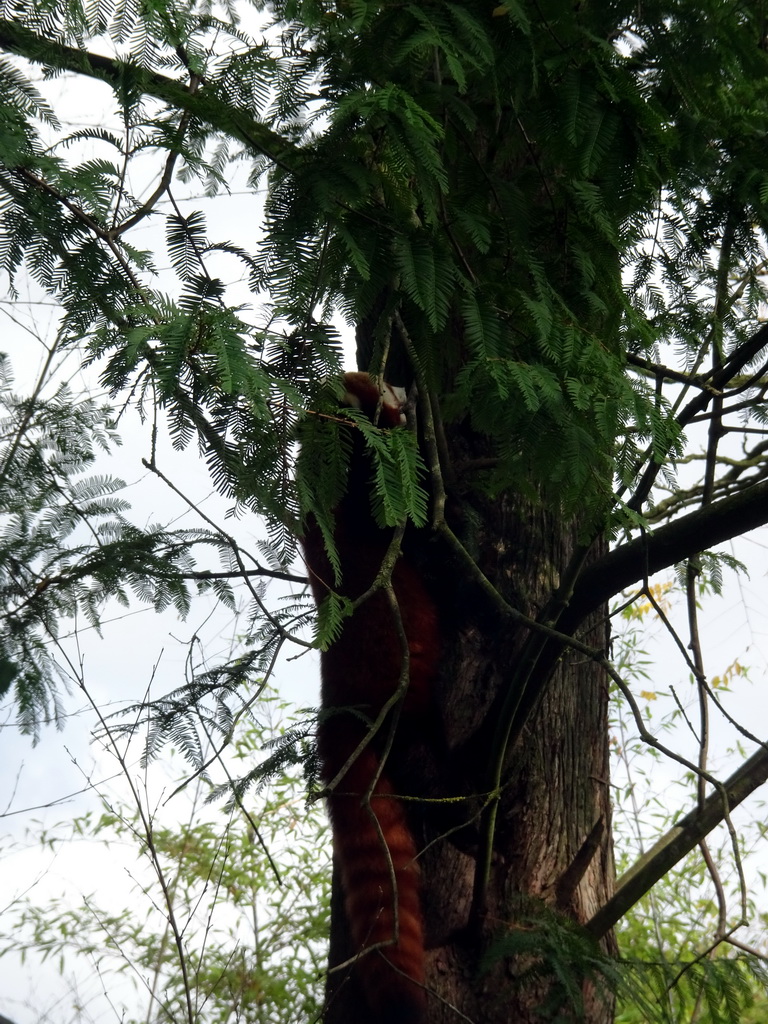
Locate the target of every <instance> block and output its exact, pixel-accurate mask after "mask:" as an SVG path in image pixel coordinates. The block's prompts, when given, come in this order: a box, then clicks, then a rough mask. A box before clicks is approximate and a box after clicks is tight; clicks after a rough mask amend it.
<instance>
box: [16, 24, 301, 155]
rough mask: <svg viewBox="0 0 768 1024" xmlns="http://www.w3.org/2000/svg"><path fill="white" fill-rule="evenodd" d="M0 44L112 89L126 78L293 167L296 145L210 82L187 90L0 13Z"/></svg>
mask: <svg viewBox="0 0 768 1024" xmlns="http://www.w3.org/2000/svg"><path fill="white" fill-rule="evenodd" d="M0 49H3V50H6V51H8V52H9V53H17V54H19V55H20V56H22V57H25V58H26V59H27V60H30V61H32V62H33V63H36V64H45V65H47V66H48V67H54V68H57V69H58V70H60V71H72V72H74V73H75V74H78V75H86V76H87V77H89V78H95V79H98V80H99V81H102V82H106V83H107V84H108V85H111V86H112V87H113V88H114V89H120V88H122V87H123V86H124V85H125V83H126V80H129V81H131V82H132V84H135V85H137V86H138V87H139V89H140V90H141V91H142V92H143V93H144V94H145V95H147V96H152V97H154V98H155V99H158V100H160V101H161V102H163V103H167V104H168V105H169V106H171V107H175V108H177V109H178V110H183V111H185V112H186V113H188V114H192V115H193V116H195V117H198V118H200V120H201V121H206V122H207V123H208V124H210V125H211V126H212V127H213V128H216V129H217V130H219V131H223V132H226V133H227V134H229V135H232V136H233V137H234V138H236V139H239V140H240V142H243V143H244V144H245V145H246V146H248V147H249V148H250V149H252V150H255V151H256V152H258V153H263V154H264V155H265V156H267V157H268V158H269V159H270V160H271V161H272V162H273V163H275V164H279V165H280V166H281V167H283V168H284V169H286V170H295V169H296V167H297V164H298V161H299V160H300V159H301V157H302V151H301V150H300V149H299V147H297V146H295V145H294V144H293V143H292V142H290V141H289V140H288V139H285V138H284V137H283V136H282V135H279V134H278V133H277V132H275V131H272V129H271V128H268V127H267V126H266V125H265V124H262V123H261V122H260V121H256V120H255V119H254V118H253V117H251V116H250V114H248V113H247V112H246V111H244V110H239V109H237V108H236V107H233V106H231V105H230V104H229V103H227V102H225V101H224V100H222V99H220V98H219V97H218V96H217V95H216V93H215V90H214V89H213V88H212V87H211V86H202V87H200V88H198V89H197V90H196V91H195V90H191V89H190V88H189V87H188V86H186V85H185V84H184V83H182V82H178V81H176V80H175V79H173V78H168V77H167V76H166V75H159V74H156V73H154V72H151V71H147V70H146V69H145V68H142V67H139V66H138V65H137V64H131V63H128V62H126V61H122V60H119V59H116V58H113V57H104V56H102V55H101V54H98V53H92V52H90V51H87V50H78V49H75V47H72V46H66V45H65V44H64V43H60V42H58V41H57V40H55V39H49V38H47V37H45V36H41V35H38V33H37V32H33V31H32V29H29V28H26V27H25V26H24V25H20V24H19V23H18V22H16V21H9V20H7V19H0Z"/></svg>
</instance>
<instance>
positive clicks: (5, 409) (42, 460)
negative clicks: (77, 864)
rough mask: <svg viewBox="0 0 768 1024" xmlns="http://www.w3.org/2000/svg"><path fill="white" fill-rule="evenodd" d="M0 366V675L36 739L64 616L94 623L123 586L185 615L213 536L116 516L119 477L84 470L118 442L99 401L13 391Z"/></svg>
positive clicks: (52, 698) (53, 693)
mask: <svg viewBox="0 0 768 1024" xmlns="http://www.w3.org/2000/svg"><path fill="white" fill-rule="evenodd" d="M0 374H1V375H2V376H1V377H0V417H1V418H0V516H1V525H0V605H1V606H2V612H1V613H0V654H1V658H0V682H1V683H2V689H3V691H4V692H5V691H7V690H8V689H9V687H11V686H13V692H14V698H15V703H16V707H17V714H18V721H19V725H20V727H21V729H22V731H24V732H27V733H30V734H31V735H32V736H33V737H34V738H35V739H37V737H38V735H39V726H40V723H41V721H56V722H59V716H60V710H61V709H60V704H59V696H58V685H57V684H58V677H59V669H58V668H57V665H56V659H55V654H56V649H57V644H58V643H59V639H60V637H61V635H62V633H63V631H64V622H65V621H66V620H70V621H71V620H73V619H76V618H77V617H78V616H82V618H83V619H84V621H85V622H86V623H87V624H88V625H89V626H91V627H93V628H94V629H96V630H97V631H98V630H99V628H100V617H101V611H102V609H103V607H104V605H105V603H106V602H107V601H108V600H116V601H118V602H119V603H120V604H122V605H124V606H126V605H127V604H128V602H129V600H130V598H131V597H133V598H135V599H138V600H139V601H142V602H145V603H147V604H150V605H151V606H152V607H154V608H155V609H156V610H157V611H162V610H163V609H164V608H166V607H173V608H175V609H176V611H177V612H178V614H179V615H180V616H184V615H185V614H186V612H187V610H188V609H189V603H190V598H191V592H190V584H189V582H188V579H187V577H188V576H189V575H190V574H191V572H192V569H193V567H194V560H193V555H192V551H193V549H194V548H195V546H198V545H208V544H211V543H213V541H214V538H213V535H212V534H210V533H207V532H202V531H198V530H174V531H168V530H166V529H165V528H163V527H161V526H159V525H150V526H147V527H145V528H143V529H139V528H138V527H136V526H134V525H133V524H131V523H130V522H129V521H128V519H127V518H126V516H125V512H126V511H127V509H128V507H129V506H128V503H127V502H126V501H125V500H124V499H123V498H121V497H119V492H120V491H121V489H122V488H123V487H124V484H123V482H122V481H120V480H117V479H114V478H112V477H109V476H106V475H104V474H100V473H95V474H94V473H91V474H90V475H89V470H91V469H92V467H93V465H94V462H95V460H96V458H97V455H98V453H99V452H100V451H102V452H106V451H108V450H109V448H110V447H111V446H112V445H114V444H116V443H119V441H118V438H117V436H116V434H115V430H114V423H113V414H112V411H111V410H110V409H109V408H108V407H106V406H100V405H98V404H97V403H96V402H95V401H94V400H93V399H89V398H86V399H81V400H75V399H74V397H73V395H72V394H71V392H70V391H69V389H68V388H67V387H66V386H64V385H62V386H61V387H60V388H59V389H58V391H57V392H56V393H55V395H54V396H53V397H52V398H50V399H47V400H45V399H42V398H39V397H37V398H20V397H18V396H17V395H15V394H14V393H13V391H12V389H11V387H12V386H11V376H10V368H9V366H8V362H7V360H6V359H5V358H4V357H3V358H2V359H0ZM201 585H202V587H203V588H205V587H206V584H205V583H204V582H202V581H201ZM220 596H221V597H222V598H223V599H227V594H226V592H225V591H221V592H220ZM229 599H230V600H231V597H230V598H229Z"/></svg>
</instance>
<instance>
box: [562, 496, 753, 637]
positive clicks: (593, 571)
mask: <svg viewBox="0 0 768 1024" xmlns="http://www.w3.org/2000/svg"><path fill="white" fill-rule="evenodd" d="M766 523H768V481H765V480H763V481H761V482H760V483H758V484H754V486H752V487H749V488H748V489H746V490H744V491H742V492H740V493H738V494H734V495H732V496H731V497H729V498H723V499H722V500H721V501H717V502H714V503H713V504H712V505H707V506H706V507H704V508H700V509H698V510H697V511H696V512H691V513H690V515H687V516H681V517H680V519H676V520H675V521H674V522H672V523H668V524H667V525H666V526H662V527H660V528H659V529H658V530H654V531H653V533H645V534H643V536H641V537H638V538H637V539H636V540H633V541H630V542H629V543H628V544H623V545H622V546H621V547H618V548H615V549H614V550H613V551H611V552H610V553H609V554H607V555H605V557H604V558H601V559H600V560H599V561H597V562H593V563H592V565H590V566H589V567H588V568H587V569H585V570H584V572H583V573H582V574H581V576H580V577H579V579H578V581H577V583H576V586H575V587H574V591H573V599H572V600H571V603H570V605H569V607H568V608H567V609H566V611H565V612H564V614H563V617H562V618H561V619H560V620H559V622H558V624H557V627H558V629H559V630H561V631H562V632H564V633H568V632H570V631H571V630H572V629H575V628H576V626H577V625H578V624H579V623H580V622H581V621H583V619H584V618H585V617H586V616H587V615H589V613H590V612H591V611H594V610H595V609H596V608H599V607H600V605H601V604H602V603H603V602H604V601H607V600H609V599H610V598H611V597H613V596H614V595H616V594H618V593H620V592H621V591H622V590H624V589H625V587H629V586H631V585H632V584H633V583H637V581H638V580H642V579H645V578H646V577H648V576H652V575H653V574H654V573H655V572H659V571H660V570H661V569H666V568H668V567H669V566H670V565H674V564H675V562H681V561H682V560H683V559H685V558H689V557H690V556H692V555H695V554H698V553H699V552H700V551H704V550H706V549H707V548H711V547H714V545H716V544H722V543H723V542H724V541H726V540H731V539H732V538H733V537H738V536H739V535H740V534H742V533H747V532H748V531H749V530H754V529H756V528H757V527H758V526H765V524H766Z"/></svg>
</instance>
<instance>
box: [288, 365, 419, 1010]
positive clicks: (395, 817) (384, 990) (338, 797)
mask: <svg viewBox="0 0 768 1024" xmlns="http://www.w3.org/2000/svg"><path fill="white" fill-rule="evenodd" d="M344 384H345V388H346V390H347V393H348V396H350V395H351V396H352V398H353V399H356V400H357V401H356V402H353V401H351V400H350V401H349V404H350V405H352V404H355V405H357V403H358V402H359V405H360V408H361V409H362V410H363V411H364V412H365V413H366V414H367V415H369V416H370V417H371V419H373V418H374V416H375V411H376V409H377V408H379V407H380V408H379V425H381V426H383V427H392V426H396V425H398V424H399V423H400V422H401V411H400V408H399V407H398V406H397V405H396V404H395V402H394V400H393V396H392V393H391V392H389V393H388V394H387V395H386V398H385V404H383V405H381V404H380V402H379V392H378V389H377V388H376V387H375V386H374V384H373V382H372V381H371V379H370V378H369V377H368V375H367V374H361V373H353V374H345V377H344ZM349 429H350V430H354V429H355V428H354V426H352V425H350V428H349ZM369 489H370V466H369V464H368V460H367V458H366V456H365V453H364V446H363V445H362V442H361V440H360V439H357V440H356V441H355V443H353V454H352V460H351V463H350V471H349V480H348V487H347V494H346V496H345V497H344V499H343V500H342V501H341V503H340V504H339V506H338V508H337V509H336V528H335V534H334V537H335V541H336V546H337V550H338V553H339V558H340V562H341V567H342V581H341V585H340V587H339V590H340V591H341V593H343V594H344V595H346V596H347V597H349V598H351V599H353V600H354V599H355V598H357V597H359V596H360V595H361V594H363V593H365V591H366V590H368V588H369V587H370V586H371V584H372V583H373V581H374V579H375V577H376V574H377V573H378V571H379V569H380V567H381V563H382V560H383V558H384V555H385V552H386V550H387V547H388V544H389V542H390V540H391V537H392V531H391V530H382V529H379V528H378V527H377V526H376V524H375V522H374V520H373V517H372V515H371V512H370V504H369V493H368V492H369ZM304 550H305V555H306V561H307V568H308V570H309V576H310V581H311V584H312V590H313V593H314V596H315V599H316V601H317V602H318V603H320V602H321V601H322V600H323V599H324V598H325V596H326V595H327V592H328V584H329V583H330V582H332V580H333V576H332V572H331V569H330V566H329V564H328V559H327V556H326V554H325V550H324V547H323V542H322V538H321V536H320V531H319V529H318V528H317V527H316V526H315V525H314V524H313V523H310V524H309V526H308V528H307V531H306V536H305V538H304ZM392 584H393V589H394V592H395V596H396V598H397V603H398V607H399V613H400V616H401V618H402V623H403V628H404V631H405V635H406V637H407V641H408V649H409V671H408V680H409V681H408V689H407V692H406V694H405V697H404V700H403V702H402V707H401V709H400V715H399V719H398V722H397V732H396V734H395V737H394V743H393V748H392V750H391V751H390V755H389V759H388V760H387V762H386V763H385V764H384V765H383V768H382V748H383V746H384V745H385V744H386V742H387V740H388V738H389V735H390V731H391V719H388V720H387V721H386V722H385V723H384V725H383V726H382V728H380V729H379V730H378V732H377V733H376V734H375V735H374V736H373V737H371V739H370V741H369V743H368V744H367V746H365V747H364V749H363V750H362V752H360V753H359V754H358V755H357V757H355V758H354V759H353V760H352V763H351V765H350V766H349V768H348V769H347V771H346V773H345V775H344V776H343V777H342V778H341V779H340V780H339V781H338V783H337V784H336V786H335V787H334V790H333V792H332V793H331V795H330V796H329V799H328V807H329V813H330V818H331V824H332V827H333V837H334V851H335V854H336V858H337V863H338V865H339V869H340V873H341V879H342V884H343V887H344V894H345V907H346V913H347V919H348V922H349V928H350V932H351V935H352V940H353V944H354V948H355V951H356V952H357V953H359V954H360V957H359V959H358V961H357V964H356V968H355V969H356V970H357V972H358V974H359V977H360V979H361V982H362V985H363V988H364V990H365V993H366V996H367V998H368V1001H369V1003H370V1005H371V1010H372V1011H373V1013H374V1014H376V1015H377V1019H378V1021H380V1022H381V1024H385V1022H386V1024H395V1022H396V1024H417V1022H418V1021H420V1020H421V1019H422V1017H423V1014H424V1008H425V1001H426V997H425V990H424V988H423V987H422V986H423V982H424V938H423V922H422V913H421V905H420V897H419V869H418V864H417V862H416V856H417V853H418V850H417V848H416V844H415V841H414V837H413V835H412V833H411V830H410V828H409V826H408V820H407V814H406V807H405V805H404V803H403V801H401V800H398V799H397V797H396V795H395V794H396V793H397V792H398V787H397V786H396V785H395V782H394V779H393V777H394V778H396V776H397V772H396V769H397V750H398V736H400V737H402V735H403V734H407V733H408V731H409V730H411V731H412V730H414V729H419V728H420V727H421V723H422V722H423V720H424V717H425V715H426V714H427V711H428V707H429V703H430V692H431V688H432V681H433V678H434V676H435V673H436V670H437V657H438V651H439V635H438V621H437V614H436V611H435V606H434V602H433V601H432V599H431V598H430V596H429V595H428V593H427V590H426V588H425V586H424V583H423V580H422V578H421V575H420V573H419V572H418V571H417V570H416V568H415V567H414V566H413V565H411V564H410V563H409V562H408V561H407V559H406V558H405V557H404V556H402V555H401V556H400V558H399V559H398V561H397V563H396V564H395V568H394V571H393V574H392ZM401 663H402V655H401V646H400V641H399V639H398V631H397V627H396V620H395V617H394V615H393V612H392V609H391V607H390V605H389V604H388V602H387V598H386V595H385V594H384V593H383V592H382V591H378V592H376V593H375V594H373V596H372V597H370V598H369V599H368V600H366V601H364V602H363V603H362V604H361V605H360V606H359V607H358V608H357V609H356V611H355V612H354V614H353V615H352V617H351V618H350V619H348V620H347V622H346V623H345V626H344V629H343V632H342V634H341V636H340V637H339V639H338V640H337V641H336V642H335V643H334V644H333V645H332V646H331V647H330V648H329V649H328V650H327V651H325V652H324V653H323V655H322V658H321V674H322V703H323V708H324V709H325V711H326V713H327V712H328V711H329V710H330V709H336V708H338V709H348V708H354V709H355V712H356V713H355V712H353V711H349V710H340V711H339V713H338V714H330V715H327V717H325V718H324V720H323V722H322V724H321V725H320V727H319V729H318V737H317V739H318V749H319V753H320V759H321V763H322V776H323V781H324V782H325V783H326V785H328V784H330V783H331V782H332V781H333V780H334V779H335V778H336V776H337V775H338V773H339V772H340V771H341V770H342V768H343V767H344V765H345V764H346V763H347V761H348V760H349V759H350V758H351V757H352V754H353V753H354V751H355V749H356V748H357V746H358V744H359V743H360V741H361V740H362V739H363V738H364V737H365V736H366V735H367V733H368V726H367V724H366V720H364V719H363V718H362V717H361V715H364V716H365V719H367V721H369V722H370V721H373V720H374V719H375V718H376V716H377V714H378V712H379V711H380V710H381V708H382V706H383V705H384V704H385V703H386V701H387V700H388V699H389V698H390V697H391V696H392V695H393V693H394V692H395V691H396V689H397V687H398V683H399V681H400V676H401V668H402V664H401ZM377 776H378V778H377ZM374 780H376V782H375V785H374ZM393 875H394V883H395V884H394V891H393V885H392V882H393ZM372 946H379V948H377V949H371V947H372ZM366 950H370V951H369V952H366Z"/></svg>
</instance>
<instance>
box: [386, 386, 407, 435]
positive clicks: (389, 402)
mask: <svg viewBox="0 0 768 1024" xmlns="http://www.w3.org/2000/svg"><path fill="white" fill-rule="evenodd" d="M383 398H384V405H386V406H387V408H389V409H396V410H397V411H398V412H399V413H400V425H401V426H404V425H405V413H404V412H403V406H404V405H405V401H406V395H405V388H400V387H393V385H392V384H385V385H384V394H383Z"/></svg>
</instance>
